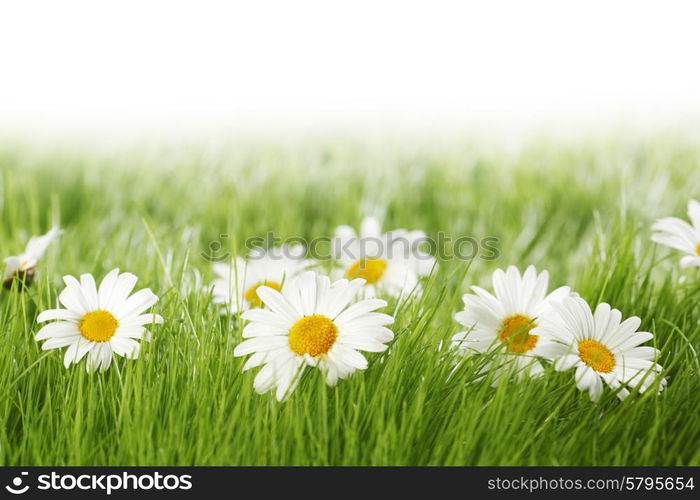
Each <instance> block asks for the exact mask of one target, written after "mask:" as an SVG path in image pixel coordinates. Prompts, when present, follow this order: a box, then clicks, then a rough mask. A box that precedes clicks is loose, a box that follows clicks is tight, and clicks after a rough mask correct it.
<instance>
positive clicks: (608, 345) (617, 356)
mask: <svg viewBox="0 0 700 500" xmlns="http://www.w3.org/2000/svg"><path fill="white" fill-rule="evenodd" d="M553 307H554V309H555V310H556V311H557V314H558V316H557V317H556V318H554V319H552V320H551V321H549V320H548V321H547V322H545V323H544V324H543V325H542V327H541V328H540V329H539V330H538V331H539V333H540V334H541V335H542V336H543V337H547V338H550V339H552V340H553V341H554V342H555V345H556V348H555V349H553V350H551V352H550V354H554V356H551V358H552V359H553V360H554V368H555V369H556V370H559V371H564V370H569V369H571V368H576V387H578V389H579V390H581V391H588V393H589V394H590V397H591V400H593V401H597V400H598V399H600V396H601V394H602V393H603V382H605V383H606V384H607V385H609V386H610V387H611V388H613V389H619V391H618V392H617V396H618V397H619V398H620V399H624V398H625V397H626V396H627V395H628V394H629V391H630V389H633V388H638V389H639V391H640V392H644V391H646V390H647V389H649V387H651V386H652V385H653V384H654V383H655V382H656V380H657V376H658V374H659V373H660V372H661V366H660V365H658V364H657V363H656V362H655V359H656V358H657V357H658V354H659V351H658V350H656V349H654V348H653V347H649V346H641V344H643V343H644V342H646V341H648V340H651V339H652V338H653V335H652V334H651V333H648V332H638V331H637V328H639V325H640V324H641V320H640V319H639V318H638V317H636V316H633V317H631V318H628V319H626V320H625V321H621V320H622V314H621V313H620V311H618V310H617V309H611V308H610V306H609V305H608V304H606V303H602V304H599V305H598V307H596V310H595V313H593V312H592V311H591V308H590V307H589V305H588V303H587V302H586V301H585V300H583V299H581V298H580V297H570V298H567V299H564V300H563V301H562V302H560V303H558V304H553ZM665 385H666V380H665V379H662V380H661V381H660V383H659V390H663V388H664V387H665Z"/></svg>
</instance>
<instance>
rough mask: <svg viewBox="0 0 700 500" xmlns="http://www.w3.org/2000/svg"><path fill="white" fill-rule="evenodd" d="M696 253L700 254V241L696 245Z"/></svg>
mask: <svg viewBox="0 0 700 500" xmlns="http://www.w3.org/2000/svg"><path fill="white" fill-rule="evenodd" d="M695 253H696V254H698V256H700V243H698V244H697V246H696V247H695Z"/></svg>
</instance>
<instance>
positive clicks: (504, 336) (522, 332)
mask: <svg viewBox="0 0 700 500" xmlns="http://www.w3.org/2000/svg"><path fill="white" fill-rule="evenodd" d="M536 326H537V325H536V324H535V323H534V322H533V321H532V320H531V319H530V318H528V317H527V316H523V315H522V314H514V315H513V316H510V317H509V318H506V319H505V320H504V321H503V324H502V325H501V329H500V330H499V331H498V338H499V339H500V340H501V342H503V343H504V344H506V346H507V349H508V350H509V351H510V352H514V353H516V354H523V353H526V352H528V351H529V350H531V349H533V348H534V347H535V346H536V345H537V338H538V337H537V335H530V330H532V329H533V328H535V327H536Z"/></svg>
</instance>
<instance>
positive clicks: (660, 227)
mask: <svg viewBox="0 0 700 500" xmlns="http://www.w3.org/2000/svg"><path fill="white" fill-rule="evenodd" d="M688 218H689V219H690V222H691V224H692V225H691V224H688V223H687V222H686V221H684V220H682V219H679V218H677V217H665V218H663V219H659V220H657V221H656V222H655V223H654V225H653V226H652V230H654V231H656V232H655V233H654V234H653V235H652V236H651V239H652V241H655V242H656V243H661V244H662V245H666V246H668V247H671V248H674V249H676V250H680V251H681V252H684V253H686V254H687V255H685V256H683V257H682V258H681V266H682V267H694V266H700V203H698V202H697V201H695V200H690V201H688Z"/></svg>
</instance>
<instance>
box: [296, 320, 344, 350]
mask: <svg viewBox="0 0 700 500" xmlns="http://www.w3.org/2000/svg"><path fill="white" fill-rule="evenodd" d="M336 338H338V327H337V326H335V324H334V323H333V322H332V321H331V320H330V319H328V318H327V317H325V316H323V315H322V314H314V315H312V316H304V317H303V318H301V319H300V320H299V321H297V322H296V323H294V326H292V328H290V330H289V348H290V349H291V350H292V351H294V352H295V353H297V354H298V355H299V356H303V355H304V354H308V355H310V356H314V357H315V356H320V355H321V354H326V353H327V352H328V351H330V350H331V347H333V344H335V339H336Z"/></svg>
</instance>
